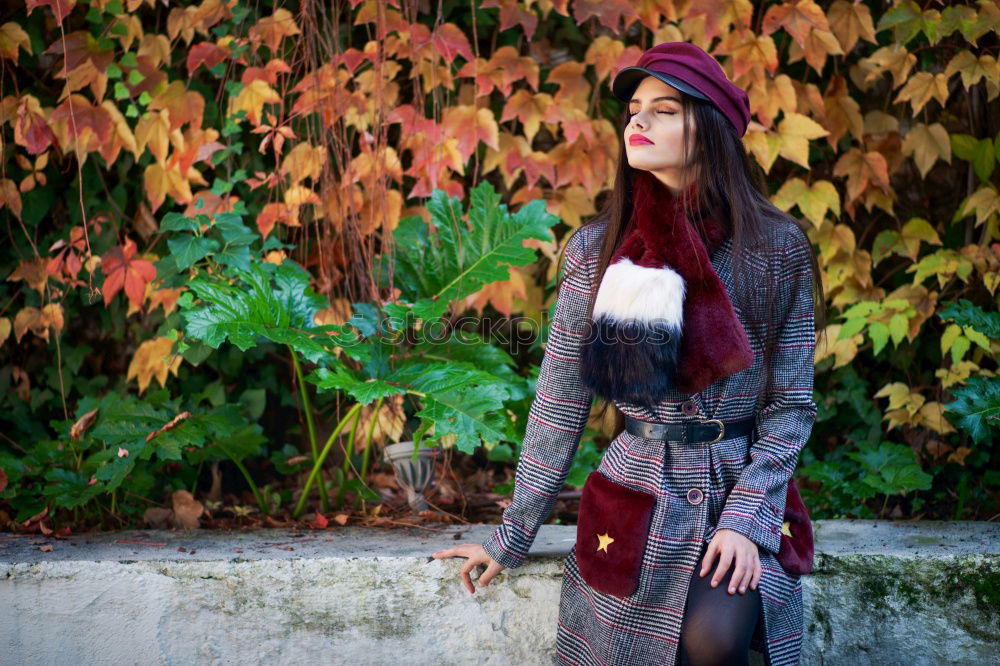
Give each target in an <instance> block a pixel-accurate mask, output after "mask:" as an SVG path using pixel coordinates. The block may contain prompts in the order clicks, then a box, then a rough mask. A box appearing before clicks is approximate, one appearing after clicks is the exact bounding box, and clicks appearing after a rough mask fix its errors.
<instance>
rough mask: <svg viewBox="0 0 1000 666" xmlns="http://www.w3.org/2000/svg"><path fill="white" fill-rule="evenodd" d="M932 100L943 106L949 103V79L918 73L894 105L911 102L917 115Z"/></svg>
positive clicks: (897, 96) (901, 92) (898, 96)
mask: <svg viewBox="0 0 1000 666" xmlns="http://www.w3.org/2000/svg"><path fill="white" fill-rule="evenodd" d="M932 98H933V99H936V100H937V101H938V102H939V103H940V104H941V106H944V105H945V103H946V102H947V101H948V77H946V76H945V75H944V74H940V73H939V74H932V73H930V72H917V73H916V74H914V75H913V76H912V77H910V80H909V81H907V82H906V85H905V86H903V89H902V90H900V91H899V94H898V95H896V99H895V100H893V104H899V103H900V102H906V101H909V102H910V104H912V105H913V114H914V115H916V114H917V113H919V112H920V109H922V108H924V105H925V104H927V102H929V101H930V100H931V99H932Z"/></svg>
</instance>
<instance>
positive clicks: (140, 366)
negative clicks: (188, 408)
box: [125, 338, 181, 395]
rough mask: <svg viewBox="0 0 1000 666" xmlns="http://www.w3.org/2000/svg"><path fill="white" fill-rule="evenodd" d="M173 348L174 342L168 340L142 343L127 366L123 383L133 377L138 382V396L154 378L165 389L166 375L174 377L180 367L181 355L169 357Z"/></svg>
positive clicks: (154, 339)
mask: <svg viewBox="0 0 1000 666" xmlns="http://www.w3.org/2000/svg"><path fill="white" fill-rule="evenodd" d="M173 346H174V341H173V340H171V339H170V338H153V339H152V340H146V341H145V342H143V343H142V344H141V345H139V348H138V349H137V350H136V351H135V355H134V356H133V357H132V360H131V361H130V362H129V364H128V373H127V374H126V376H125V381H128V380H130V379H132V378H133V377H134V378H135V379H136V380H137V381H138V382H139V393H140V395H141V394H142V392H143V391H145V390H146V387H147V386H149V382H150V381H151V380H152V379H153V378H154V377H155V378H156V381H158V382H159V383H160V386H163V387H166V385H167V374H168V373H173V375H174V376H175V377H176V376H177V369H178V368H179V367H180V365H181V355H180V354H177V355H171V350H172V349H173Z"/></svg>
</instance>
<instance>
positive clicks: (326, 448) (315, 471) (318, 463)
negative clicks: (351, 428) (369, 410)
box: [292, 403, 361, 518]
mask: <svg viewBox="0 0 1000 666" xmlns="http://www.w3.org/2000/svg"><path fill="white" fill-rule="evenodd" d="M359 411H361V403H355V404H354V406H353V407H351V408H350V409H349V410H347V414H345V415H344V418H342V419H340V422H339V423H338V424H337V427H336V428H334V429H333V432H332V433H330V438H329V439H328V440H326V444H324V445H323V450H322V451H321V452H320V454H319V456H318V457H317V458H316V459H315V460H313V468H312V471H311V472H310V473H309V478H308V479H306V485H305V487H303V488H302V495H301V496H300V497H299V501H298V504H296V505H295V510H294V511H292V517H293V518H298V516H299V514H300V513H302V508H303V507H304V506H305V504H306V498H307V497H308V496H309V489H310V488H311V487H312V484H313V482H314V481H315V480H316V477H317V476H319V471H320V469H321V468H322V467H323V461H324V460H326V456H327V454H328V453H330V449H331V448H332V447H333V441H334V440H335V439H337V435H339V434H340V431H341V430H343V429H344V426H345V425H347V422H348V421H350V420H351V419H352V418H354V415H355V414H356V413H357V412H359Z"/></svg>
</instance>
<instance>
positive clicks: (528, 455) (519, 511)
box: [483, 231, 593, 569]
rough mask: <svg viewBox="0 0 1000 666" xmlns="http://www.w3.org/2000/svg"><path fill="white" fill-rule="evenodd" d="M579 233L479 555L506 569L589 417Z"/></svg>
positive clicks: (586, 287)
mask: <svg viewBox="0 0 1000 666" xmlns="http://www.w3.org/2000/svg"><path fill="white" fill-rule="evenodd" d="M583 242H584V238H583V234H582V233H581V232H579V231H577V232H575V233H574V234H573V235H572V236H571V237H570V239H569V241H567V244H566V252H565V256H566V264H565V267H566V269H567V270H566V277H565V278H564V279H563V281H562V282H561V283H560V287H559V293H558V294H557V296H556V304H555V313H554V314H553V318H552V322H551V325H550V327H549V334H548V341H547V342H546V344H545V352H544V355H543V356H542V364H541V368H540V370H539V375H538V381H537V382H536V386H535V398H534V400H533V401H532V403H531V408H530V409H529V411H528V420H527V423H526V425H525V433H524V440H523V442H522V445H521V455H520V457H519V459H518V462H517V469H516V470H515V473H514V492H513V498H512V500H511V503H510V504H509V505H508V506H507V508H506V509H505V510H504V512H503V518H502V523H501V525H500V526H499V527H498V528H497V529H496V530H495V531H494V532H493V534H492V535H490V537H489V538H488V539H487V540H486V541H485V543H483V548H484V549H485V550H486V552H487V554H488V555H489V556H490V557H491V558H493V559H494V560H496V561H497V562H499V563H500V564H502V565H503V566H504V567H507V568H509V569H513V568H516V567H519V566H521V565H522V564H524V561H525V558H526V557H527V555H528V550H529V549H530V548H531V544H532V542H534V540H535V535H536V534H537V532H538V528H539V526H541V525H542V523H544V522H545V520H546V519H547V518H548V516H549V514H550V513H551V512H552V508H553V507H554V506H555V502H556V496H557V495H558V493H559V491H560V490H561V489H562V487H563V484H564V483H565V481H566V476H567V474H568V473H569V469H570V466H571V464H572V462H573V457H574V456H575V455H576V451H577V447H578V446H579V443H580V436H581V435H582V434H583V430H584V428H585V427H586V425H587V418H588V416H589V415H590V407H591V393H590V391H589V390H588V389H586V388H585V387H584V386H583V384H582V383H581V381H580V368H579V356H580V342H581V340H582V338H583V325H584V322H585V318H586V310H587V303H588V299H589V298H590V293H591V288H592V287H591V284H592V281H593V277H592V276H593V267H591V266H590V265H589V263H590V262H586V261H585V259H586V257H587V256H588V254H587V253H585V252H584V251H583V247H582V245H583Z"/></svg>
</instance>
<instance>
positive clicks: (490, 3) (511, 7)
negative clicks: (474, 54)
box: [468, 0, 538, 60]
mask: <svg viewBox="0 0 1000 666" xmlns="http://www.w3.org/2000/svg"><path fill="white" fill-rule="evenodd" d="M479 6H480V8H482V9H499V10H500V30H501V31H503V30H507V29H509V28H513V27H514V26H515V25H518V24H520V25H521V27H522V28H523V29H524V36H525V37H527V38H528V39H531V37H532V36H533V35H534V34H535V28H537V27H538V16H537V15H536V14H535V12H533V11H532V10H531V9H528V8H527V7H525V6H524V3H522V2H519V1H518V0H482V2H480V3H479ZM468 60H472V58H468Z"/></svg>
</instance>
